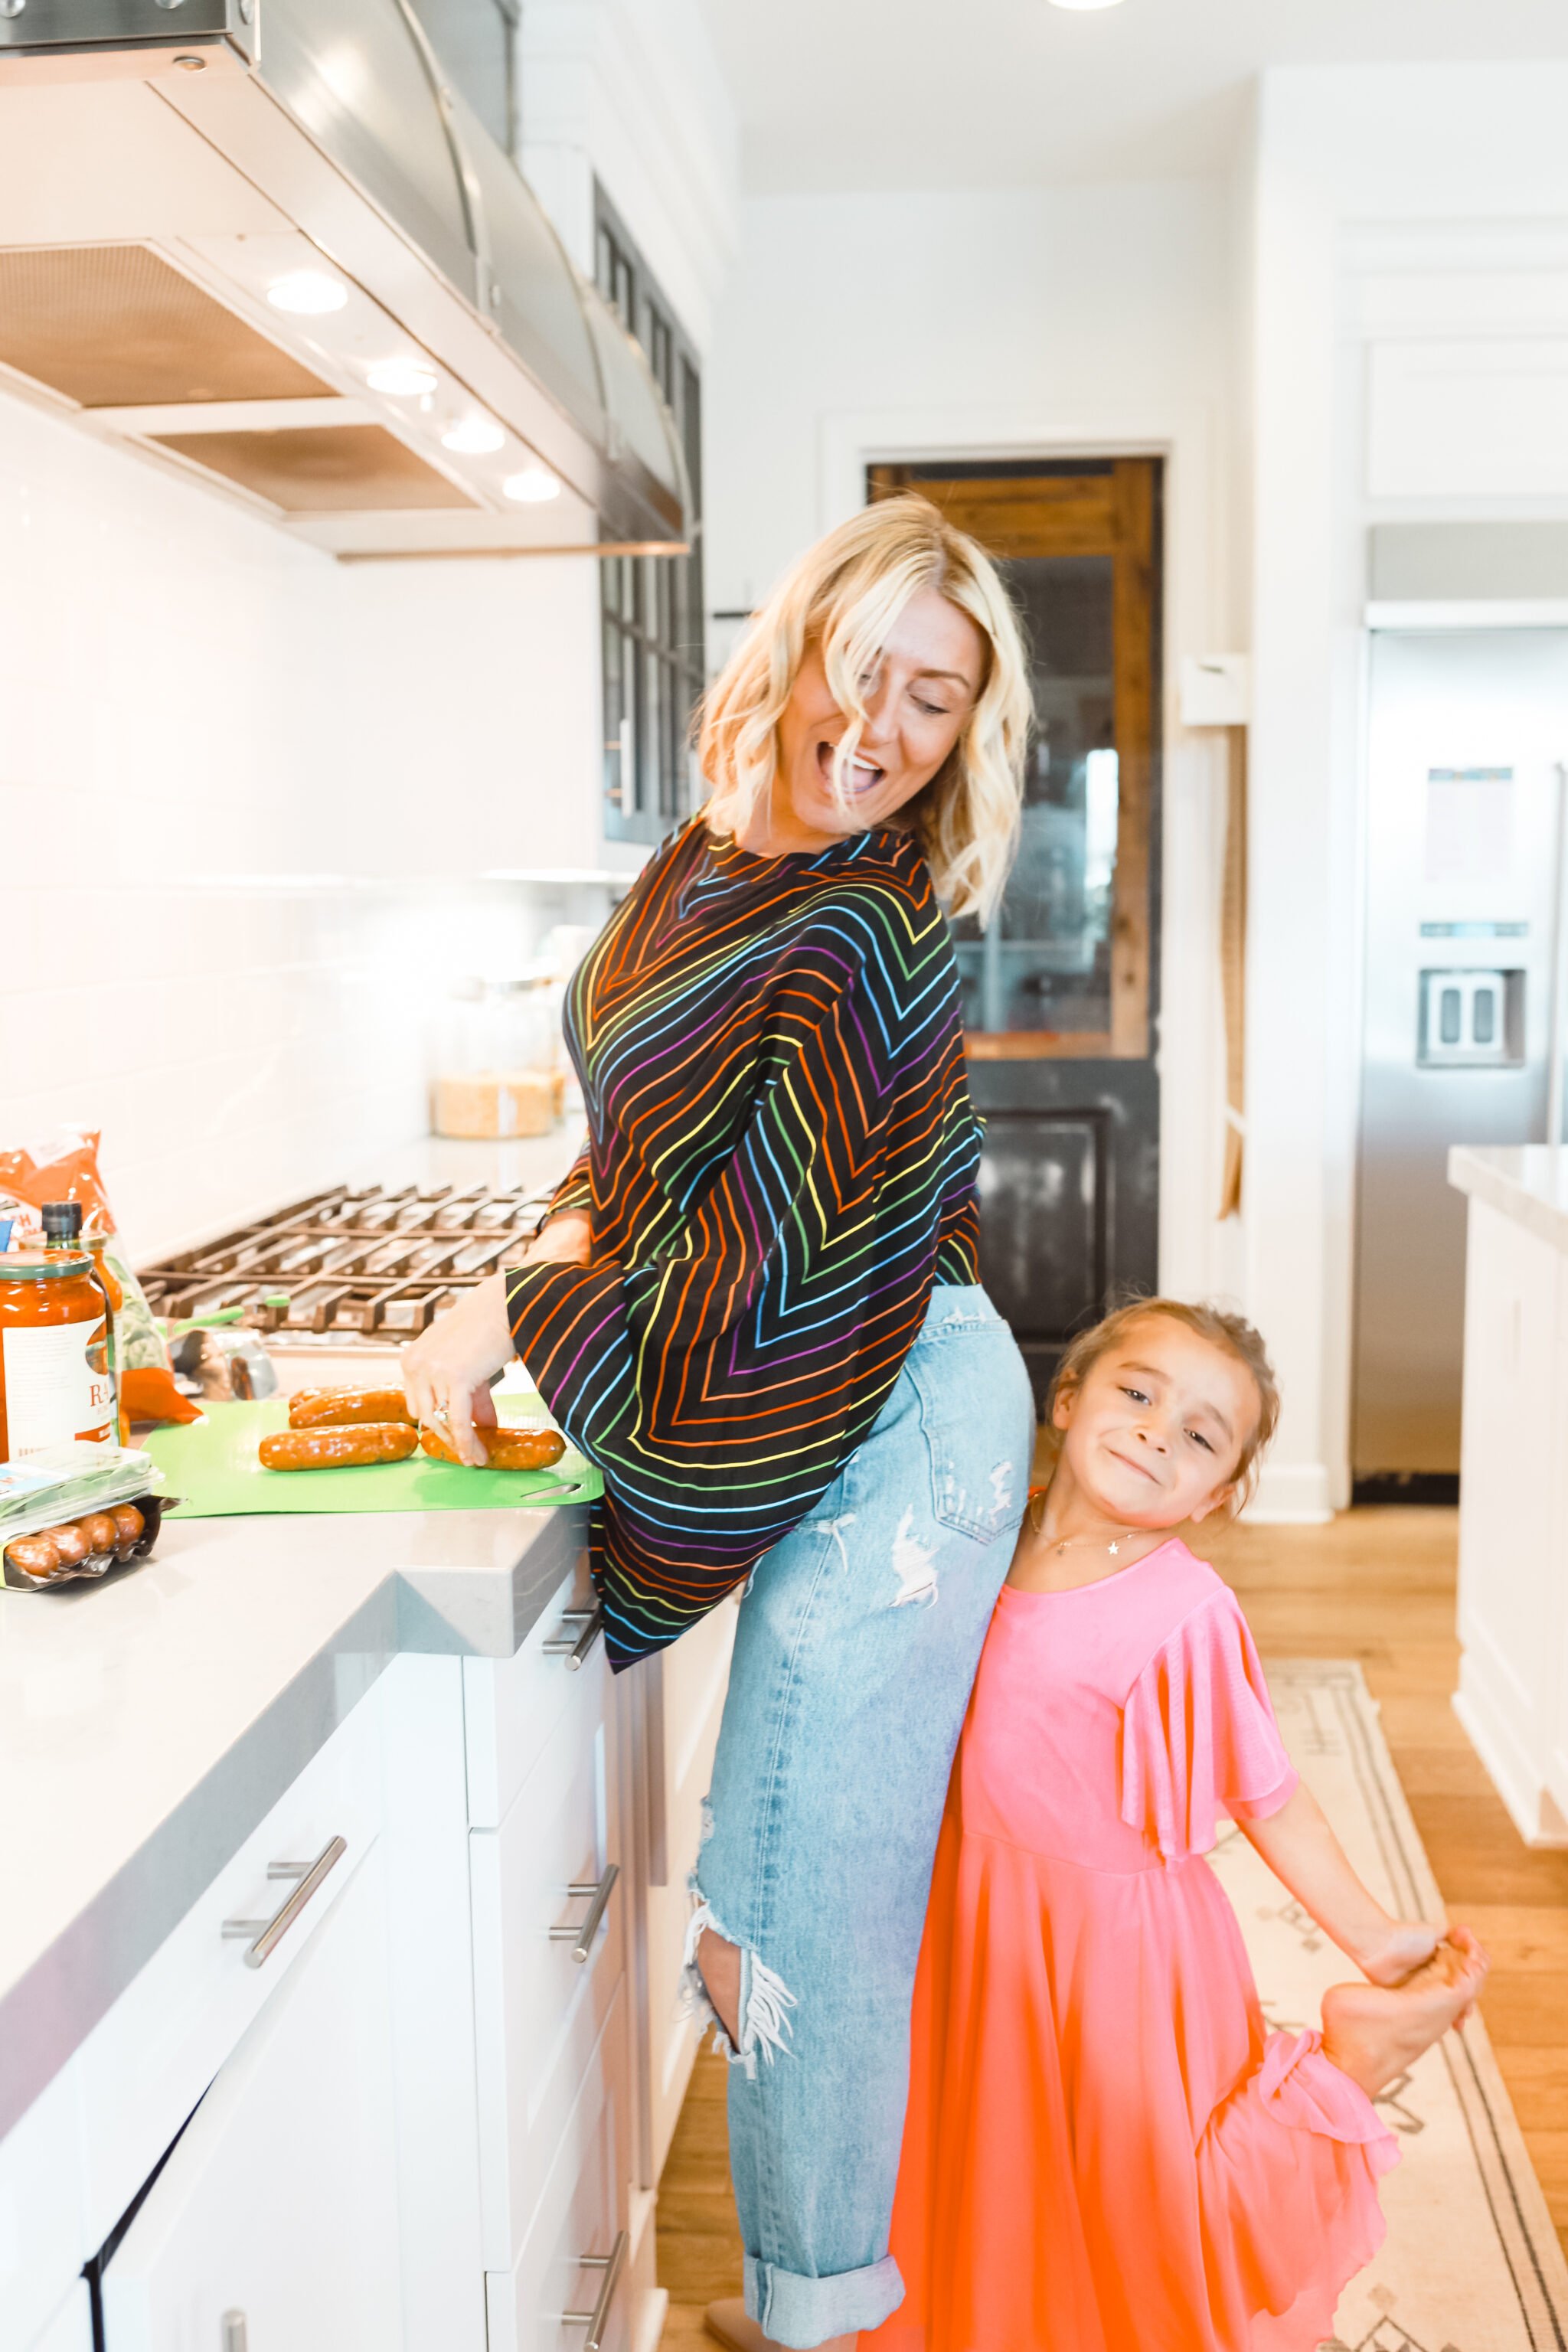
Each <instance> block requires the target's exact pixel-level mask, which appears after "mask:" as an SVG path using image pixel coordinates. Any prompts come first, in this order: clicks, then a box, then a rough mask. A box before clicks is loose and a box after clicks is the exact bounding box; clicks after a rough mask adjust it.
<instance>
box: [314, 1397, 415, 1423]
mask: <svg viewBox="0 0 1568 2352" xmlns="http://www.w3.org/2000/svg"><path fill="white" fill-rule="evenodd" d="M413 1419H414V1415H413V1413H412V1412H410V1410H409V1405H408V1400H407V1398H406V1397H405V1395H404V1393H403V1391H402V1390H401V1389H297V1390H296V1391H295V1392H294V1394H293V1395H292V1396H291V1397H290V1398H289V1428H290V1429H351V1428H357V1427H358V1426H359V1425H360V1424H361V1423H365V1422H377V1423H386V1422H389V1421H406V1422H410V1423H411V1422H412V1421H413Z"/></svg>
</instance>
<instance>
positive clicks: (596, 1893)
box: [550, 1862, 621, 1960]
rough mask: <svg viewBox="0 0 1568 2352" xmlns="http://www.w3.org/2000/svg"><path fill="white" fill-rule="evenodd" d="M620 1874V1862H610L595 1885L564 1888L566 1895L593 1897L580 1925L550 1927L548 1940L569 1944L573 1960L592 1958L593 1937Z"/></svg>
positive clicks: (597, 1930)
mask: <svg viewBox="0 0 1568 2352" xmlns="http://www.w3.org/2000/svg"><path fill="white" fill-rule="evenodd" d="M620 1874H621V1865H620V1864H619V1863H618V1862H612V1863H611V1864H610V1866H609V1868H608V1870H606V1871H605V1874H604V1876H603V1878H601V1879H600V1880H599V1882H598V1884H597V1885H595V1886H569V1887H568V1888H567V1889H566V1892H567V1894H568V1895H592V1896H593V1898H594V1899H593V1901H592V1902H591V1903H590V1904H589V1906H588V1916H587V1917H586V1918H585V1919H584V1922H583V1924H582V1926H581V1927H552V1929H551V1930H550V1940H551V1942H552V1944H570V1945H571V1947H572V1958H574V1960H586V1959H591V1958H593V1952H594V1938H595V1936H596V1935H597V1934H598V1932H599V1922H600V1920H601V1919H602V1918H603V1917H604V1916H605V1906H606V1905H607V1904H608V1902H609V1899H610V1895H611V1891H612V1890H613V1888H614V1886H615V1884H616V1879H617V1878H618V1877H619V1876H620Z"/></svg>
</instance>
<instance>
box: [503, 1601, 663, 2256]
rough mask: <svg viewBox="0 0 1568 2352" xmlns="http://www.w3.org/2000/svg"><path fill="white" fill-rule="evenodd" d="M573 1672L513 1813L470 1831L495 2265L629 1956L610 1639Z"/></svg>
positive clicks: (517, 2241) (547, 2163)
mask: <svg viewBox="0 0 1568 2352" xmlns="http://www.w3.org/2000/svg"><path fill="white" fill-rule="evenodd" d="M572 1680H573V1683H574V1690H573V1693H572V1696H571V1698H570V1700H569V1702H568V1704H567V1706H566V1707H565V1709H564V1711H563V1714H562V1715H561V1716H560V1717H558V1718H557V1721H556V1723H555V1726H554V1728H553V1730H552V1734H551V1737H550V1739H549V1741H548V1742H547V1744H546V1746H545V1747H544V1748H543V1750H542V1753H541V1754H540V1756H539V1757H538V1758H537V1759H536V1760H535V1763H534V1766H533V1769H532V1771H531V1773H530V1774H529V1777H528V1779H527V1780H526V1781H525V1782H524V1783H523V1786H522V1788H521V1790H519V1792H518V1794H517V1796H516V1797H515V1798H514V1800H513V1801H512V1803H511V1805H510V1809H509V1811H508V1812H507V1815H506V1819H505V1820H504V1821H503V1822H502V1823H501V1825H500V1829H499V1830H475V1831H474V1832H473V1833H472V1837H471V1841H470V1849H469V1869H470V1873H471V1876H472V1882H473V1902H474V2000H475V2023H476V2038H477V2047H478V2055H479V2163H480V2177H481V2181H482V2184H483V2199H484V2245H485V2267H486V2269H487V2270H510V2267H511V2265H512V2263H513V2261H514V2260H515V2258H516V2255H517V2252H518V2248H519V2247H520V2246H521V2243H522V2240H523V2237H524V2235H525V2233H526V2231H527V2230H528V2228H529V2225H530V2222H531V2219H532V2216H533V2212H534V2209H535V2208H536V2206H537V2205H538V2202H539V2199H540V2196H541V2194H542V2189H543V2187H544V2177H545V2174H546V2171H547V2170H548V2168H550V2167H551V2166H552V2163H553V2162H554V2160H555V2150H556V2144H557V2142H558V2140H559V2139H560V2137H561V2134H562V2131H563V2127H564V2125H565V2122H566V2118H567V2116H568V2114H569V2113H570V2111H571V2108H572V2105H573V2103H574V2099H575V2097H576V2095H577V2091H578V2087H579V2085H580V2084H581V2083H582V2082H583V2079H584V2073H585V2070H586V2069H587V2067H588V2066H589V2064H590V2063H591V2061H592V2058H593V2053H594V2051H595V2047H596V2045H597V2043H598V2042H599V2039H600V2034H601V2032H602V2029H603V2026H604V2022H605V2016H606V2014H607V2012H608V2010H609V2007H610V2003H611V2000H612V1998H613V1996H614V1994H615V1992H616V1987H617V1984H618V1983H619V1980H620V1978H621V1973H622V1969H623V1964H624V1962H623V1954H624V1948H625V1947H624V1938H623V1935H622V1917H623V1911H624V1904H625V1895H626V1888H625V1887H624V1886H623V1885H622V1870H623V1867H624V1857H623V1856H622V1854H621V1853H620V1852H619V1851H618V1848H619V1839H618V1837H616V1835H615V1826H616V1823H615V1818H614V1816H613V1815H612V1812H611V1808H610V1803H609V1797H610V1756H609V1728H610V1727H609V1724H608V1721H607V1719H606V1718H607V1709H606V1700H607V1696H608V1693H607V1689H606V1685H607V1683H608V1680H609V1675H608V1670H607V1669H606V1667H605V1663H604V1645H603V1643H600V1644H598V1645H597V1647H596V1648H595V1654H594V1656H593V1658H592V1659H590V1661H589V1662H588V1664H587V1665H586V1666H585V1667H584V1670H583V1671H582V1673H581V1674H579V1675H574V1676H573V1677H572ZM589 1921H592V1922H593V1923H594V1925H593V1932H592V1934H591V1936H586V1935H584V1933H583V1932H582V1931H583V1930H584V1927H585V1923H588V1922H589ZM584 1947H585V1948H586V1951H587V1954H588V1957H587V1958H586V1959H584V1958H582V1957H580V1955H581V1953H582V1951H583V1949H584Z"/></svg>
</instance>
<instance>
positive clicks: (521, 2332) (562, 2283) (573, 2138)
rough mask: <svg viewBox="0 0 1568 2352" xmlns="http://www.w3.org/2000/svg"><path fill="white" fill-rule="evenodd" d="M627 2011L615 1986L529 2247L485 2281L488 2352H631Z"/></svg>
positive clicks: (620, 1990)
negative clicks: (591, 2347)
mask: <svg viewBox="0 0 1568 2352" xmlns="http://www.w3.org/2000/svg"><path fill="white" fill-rule="evenodd" d="M625 2011H626V2000H625V1992H624V1986H617V1988H616V1997H615V1999H614V2000H613V2001H612V2002H611V2005H610V2009H609V2012H608V2014H607V2015H606V2017H605V2023H604V2026H603V2028H602V2030H601V2032H600V2035H599V2039H598V2042H597V2043H596V2044H595V2049H594V2053H593V2056H592V2058H591V2060H590V2063H589V2065H588V2069H587V2073H586V2074H585V2076H584V2080H583V2083H582V2084H581V2086H580V2088H579V2090H578V2093H577V2096H576V2098H575V2099H574V2102H573V2104H572V2107H571V2110H570V2113H569V2114H568V2115H567V2116H566V2118H565V2127H564V2129H563V2133H562V2135H561V2138H560V2141H559V2143H558V2145H557V2147H556V2148H555V2150H554V2160H553V2162H552V2164H551V2166H550V2168H549V2171H548V2173H547V2175H546V2179H545V2187H544V2193H543V2195H542V2198H541V2200H540V2202H539V2205H538V2208H537V2210H535V2213H534V2215H533V2219H532V2224H531V2228H530V2230H529V2233H528V2236H527V2239H526V2241H525V2242H524V2243H523V2246H522V2248H521V2252H520V2253H519V2255H518V2258H517V2261H516V2263H514V2264H513V2266H512V2267H511V2269H510V2271H508V2272H495V2271H492V2272H491V2273H489V2352H583V2347H584V2343H585V2342H593V2343H595V2344H596V2345H598V2346H599V2347H602V2352H627V2347H628V2345H629V2343H630V2340H631V2337H630V2314H631V2307H632V2296H631V2284H632V2281H631V2274H630V2267H629V2232H628V2229H627V2209H628V2203H629V2200H628V2196H627V2186H626V2184H627V2178H628V2173H629V2161H628V2153H627V2148H626V2095H625V2091H626V2077H625V2057H624V2051H625V2038H626V2037H625V2028H626V2014H625ZM595 2321H597V2322H598V2323H599V2325H598V2326H595V2324H594V2323H595Z"/></svg>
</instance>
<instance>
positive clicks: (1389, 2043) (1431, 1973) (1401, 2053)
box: [1323, 1927, 1490, 2099]
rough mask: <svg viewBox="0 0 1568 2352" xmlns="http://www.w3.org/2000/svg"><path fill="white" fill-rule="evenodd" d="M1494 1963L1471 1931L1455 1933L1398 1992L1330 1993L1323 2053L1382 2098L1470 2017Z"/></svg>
mask: <svg viewBox="0 0 1568 2352" xmlns="http://www.w3.org/2000/svg"><path fill="white" fill-rule="evenodd" d="M1489 1965H1490V1963H1489V1960H1488V1958H1487V1956H1486V1953H1485V1952H1484V1951H1483V1950H1482V1949H1481V1947H1480V1945H1479V1943H1478V1942H1477V1941H1476V1938H1475V1937H1474V1936H1473V1935H1472V1934H1471V1932H1470V1930H1469V1928H1468V1927H1453V1928H1450V1930H1449V1932H1448V1935H1447V1937H1446V1938H1445V1940H1444V1941H1443V1942H1442V1943H1441V1944H1439V1945H1438V1947H1437V1949H1436V1952H1435V1953H1434V1954H1433V1956H1432V1958H1430V1959H1429V1960H1428V1961H1427V1962H1426V1965H1425V1967H1423V1968H1420V1969H1416V1971H1415V1974H1414V1975H1413V1976H1411V1977H1410V1978H1408V1979H1406V1981H1405V1983H1404V1984H1402V1985H1400V1986H1398V1987H1396V1988H1394V1989H1393V1990H1390V1989H1388V1988H1386V1987H1384V1986H1380V1985H1370V1984H1340V1985H1331V1986H1330V1987H1329V1990H1328V1991H1327V1992H1326V1993H1325V1994H1324V1995H1323V2055H1324V2056H1325V2057H1326V2058H1329V2059H1331V2060H1332V2062H1333V2063H1334V2064H1335V2065H1336V2066H1338V2067H1339V2068H1340V2069H1341V2071H1342V2073H1343V2074H1348V2075H1349V2076H1350V2078H1351V2080H1352V2083H1359V2084H1360V2085H1361V2087H1362V2089H1363V2091H1364V2092H1365V2093H1366V2095H1367V2096H1368V2098H1369V2099H1375V2098H1376V2096H1377V2095H1378V2093H1379V2091H1381V2090H1382V2089H1383V2088H1384V2085H1385V2084H1389V2083H1392V2082H1393V2081H1394V2078H1395V2076H1396V2075H1399V2074H1404V2072H1405V2068H1406V2067H1407V2066H1411V2065H1413V2064H1414V2063H1415V2060H1416V2059H1417V2058H1419V2057H1420V2055H1421V2053H1422V2052H1423V2051H1424V2050H1426V2049H1429V2048H1430V2047H1431V2045H1432V2043H1433V2042H1436V2039H1437V2037H1438V2035H1439V2034H1441V2033H1446V2032H1447V2029H1448V2028H1449V2026H1450V2025H1458V2023H1459V2022H1460V2021H1461V2020H1462V2019H1463V2018H1464V2017H1465V2016H1466V2015H1467V2014H1468V2011H1469V2009H1470V2007H1471V2005H1472V2003H1473V2002H1474V2000H1475V1999H1476V1997H1477V1995H1478V1994H1479V1991H1480V1989H1481V1987H1482V1985H1483V1984H1484V1983H1485V1981H1486V1974H1487V1969H1488V1968H1489Z"/></svg>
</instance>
